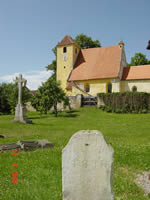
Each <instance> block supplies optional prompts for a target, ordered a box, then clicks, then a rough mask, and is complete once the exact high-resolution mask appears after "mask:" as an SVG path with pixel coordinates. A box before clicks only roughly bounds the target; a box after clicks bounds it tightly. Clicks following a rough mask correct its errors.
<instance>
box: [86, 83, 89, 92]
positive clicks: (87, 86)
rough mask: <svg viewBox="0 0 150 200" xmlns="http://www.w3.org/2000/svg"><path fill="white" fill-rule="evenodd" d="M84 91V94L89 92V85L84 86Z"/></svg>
mask: <svg viewBox="0 0 150 200" xmlns="http://www.w3.org/2000/svg"><path fill="white" fill-rule="evenodd" d="M85 91H86V92H89V91H90V86H89V84H87V85H86V86H85Z"/></svg>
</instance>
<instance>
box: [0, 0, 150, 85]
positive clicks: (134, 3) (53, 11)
mask: <svg viewBox="0 0 150 200" xmlns="http://www.w3.org/2000/svg"><path fill="white" fill-rule="evenodd" d="M149 8H150V1H149V0H143V1H140V0H126V1H124V0H113V1H112V0H13V1H12V0H0V82H2V81H7V82H9V81H12V78H14V77H15V76H16V75H17V74H18V73H23V75H24V76H25V78H26V79H27V80H28V85H29V88H31V89H36V88H37V87H38V86H39V84H40V83H41V81H45V80H46V79H47V78H48V77H49V76H50V72H47V71H46V70H45V66H46V65H48V64H50V63H51V61H52V59H54V55H53V53H52V51H51V49H52V48H53V47H54V46H55V45H56V44H57V43H58V42H59V41H60V40H61V39H62V38H63V37H64V36H65V35H66V34H69V35H71V36H72V37H73V38H74V37H75V36H76V35H77V34H80V33H85V34H87V35H89V36H91V37H92V38H93V39H94V40H95V39H98V40H99V41H100V42H101V45H102V46H112V45H116V44H118V42H119V41H120V40H123V41H124V43H125V51H126V57H127V61H128V62H129V61H130V58H131V57H132V56H134V54H135V53H136V52H142V53H143V54H145V55H146V56H147V58H148V59H150V51H148V50H146V46H147V43H148V40H150V11H149Z"/></svg>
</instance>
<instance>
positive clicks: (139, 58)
mask: <svg viewBox="0 0 150 200" xmlns="http://www.w3.org/2000/svg"><path fill="white" fill-rule="evenodd" d="M147 64H150V60H148V59H147V58H146V56H145V55H144V54H142V53H136V54H135V55H134V57H132V58H131V62H130V63H129V64H128V66H137V65H147Z"/></svg>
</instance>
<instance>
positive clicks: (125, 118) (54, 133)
mask: <svg viewBox="0 0 150 200" xmlns="http://www.w3.org/2000/svg"><path fill="white" fill-rule="evenodd" d="M27 116H28V118H29V119H31V120H32V121H33V124H32V125H31V124H19V123H11V122H10V121H11V120H12V119H13V117H14V116H11V115H9V116H8V115H3V116H0V134H4V135H5V136H6V138H5V139H3V138H0V144H4V143H5V144H7V143H16V142H17V141H19V140H37V139H48V140H49V141H51V142H52V143H53V144H54V145H55V146H54V148H52V149H51V148H50V149H44V150H42V149H38V150H36V151H32V152H19V154H18V156H12V154H11V152H7V153H0V200H27V199H28V200H62V174H61V173H62V171H61V151H62V149H63V148H64V147H65V145H66V144H67V143H68V141H69V139H70V137H71V136H72V135H73V134H74V133H76V132H77V131H79V130H87V129H90V130H99V131H101V132H102V133H103V134H104V136H105V138H106V140H107V142H108V143H109V144H111V145H112V147H113V149H114V184H113V188H114V192H115V200H148V199H150V197H149V196H145V195H144V192H143V190H142V189H141V188H140V187H139V186H138V185H137V184H136V183H135V179H136V174H139V173H142V172H144V171H150V114H114V113H105V112H103V111H101V110H99V109H97V108H92V107H89V108H86V107H85V108H81V109H79V110H72V111H67V112H62V113H59V116H58V117H57V118H56V117H55V116H54V115H53V114H52V113H48V114H47V115H43V116H42V118H40V115H39V113H37V112H35V113H34V112H32V113H27ZM13 163H17V164H18V167H17V168H16V170H17V171H18V184H15V183H14V184H13V183H12V170H13V167H12V164H13Z"/></svg>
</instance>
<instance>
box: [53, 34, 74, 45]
mask: <svg viewBox="0 0 150 200" xmlns="http://www.w3.org/2000/svg"><path fill="white" fill-rule="evenodd" d="M67 44H76V43H75V41H74V40H73V39H72V37H70V36H69V35H66V36H65V37H64V38H63V39H62V40H61V42H59V43H58V44H57V46H62V45H67Z"/></svg>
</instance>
